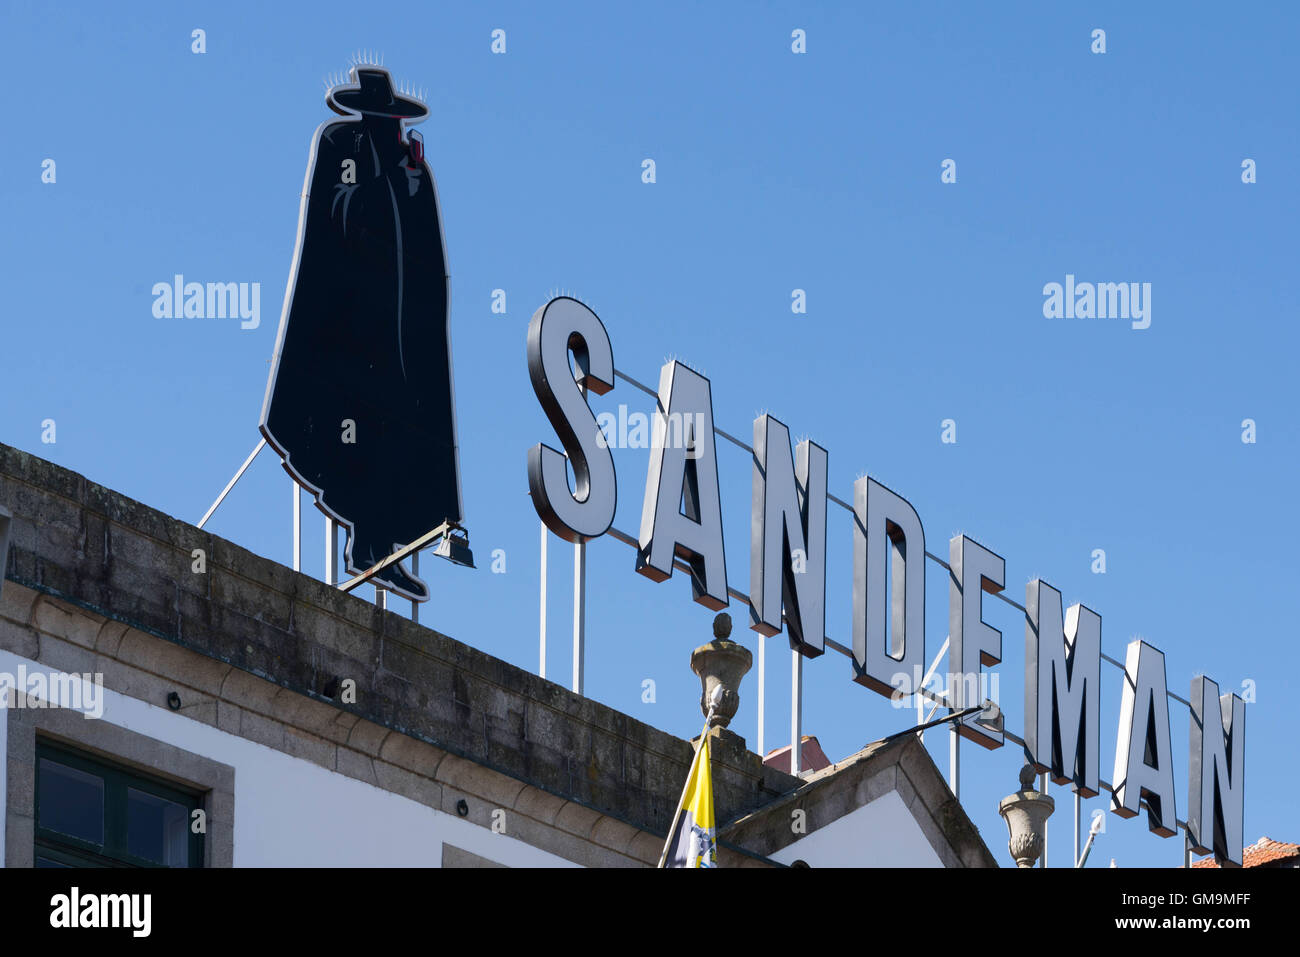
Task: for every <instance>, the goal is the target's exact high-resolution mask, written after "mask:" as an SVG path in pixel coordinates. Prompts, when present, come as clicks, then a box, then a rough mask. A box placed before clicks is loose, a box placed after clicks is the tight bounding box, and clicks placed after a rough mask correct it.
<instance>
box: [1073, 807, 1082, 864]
mask: <svg viewBox="0 0 1300 957" xmlns="http://www.w3.org/2000/svg"><path fill="white" fill-rule="evenodd" d="M1082 816H1083V798H1081V797H1079V792H1078V791H1075V792H1074V866H1075V867H1078V866H1079V818H1081V817H1082Z"/></svg>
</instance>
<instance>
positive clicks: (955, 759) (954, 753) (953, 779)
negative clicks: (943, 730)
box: [948, 727, 961, 801]
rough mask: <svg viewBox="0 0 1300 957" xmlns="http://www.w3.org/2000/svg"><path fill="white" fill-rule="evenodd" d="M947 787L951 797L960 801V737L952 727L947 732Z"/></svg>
mask: <svg viewBox="0 0 1300 957" xmlns="http://www.w3.org/2000/svg"><path fill="white" fill-rule="evenodd" d="M948 787H949V788H951V789H952V796H953V797H955V798H956V799H957V800H958V801H960V800H961V735H959V734H958V733H957V728H956V727H953V729H952V730H951V731H949V732H948Z"/></svg>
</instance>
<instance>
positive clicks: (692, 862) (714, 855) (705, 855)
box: [659, 726, 718, 867]
mask: <svg viewBox="0 0 1300 957" xmlns="http://www.w3.org/2000/svg"><path fill="white" fill-rule="evenodd" d="M705 732H706V733H705V734H704V736H703V737H702V738H701V739H700V746H699V748H697V749H696V751H695V760H694V761H692V762H691V773H690V774H689V775H687V777H686V790H685V791H683V792H682V800H681V803H680V804H679V805H678V808H677V816H676V817H675V818H674V819H673V827H672V830H671V831H669V832H668V843H667V844H666V845H665V847H664V853H663V857H662V859H661V860H660V862H659V866H660V867H717V866H718V849H717V829H716V826H715V823H714V820H713V775H712V773H711V772H710V770H709V735H708V733H707V732H708V727H707V726H706V727H705Z"/></svg>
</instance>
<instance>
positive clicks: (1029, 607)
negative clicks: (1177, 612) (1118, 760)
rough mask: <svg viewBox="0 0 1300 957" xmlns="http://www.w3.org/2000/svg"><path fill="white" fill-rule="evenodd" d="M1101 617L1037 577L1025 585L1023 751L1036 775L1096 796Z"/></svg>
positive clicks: (1085, 794)
mask: <svg viewBox="0 0 1300 957" xmlns="http://www.w3.org/2000/svg"><path fill="white" fill-rule="evenodd" d="M1100 701H1101V616H1100V615H1098V614H1097V613H1096V612H1094V611H1092V610H1091V609H1089V608H1086V607H1084V606H1083V605H1071V606H1070V609H1069V612H1068V614H1067V616H1066V617H1065V620H1064V622H1063V621H1062V617H1061V593H1060V592H1059V591H1057V590H1056V589H1055V588H1053V587H1052V586H1051V585H1049V584H1047V583H1046V582H1043V581H1039V580H1037V579H1035V580H1034V581H1031V582H1030V583H1029V584H1028V585H1027V586H1026V587H1025V750H1026V751H1028V753H1029V758H1030V760H1031V761H1033V763H1034V767H1035V768H1036V769H1037V770H1038V772H1039V773H1047V774H1050V775H1051V776H1052V780H1053V781H1055V782H1056V783H1057V784H1065V783H1066V782H1067V781H1069V782H1073V784H1074V790H1075V792H1076V793H1078V794H1079V795H1081V796H1082V797H1093V796H1095V795H1096V794H1097V791H1098V786H1099V780H1100V779H1099V776H1098V770H1097V757H1098V755H1097V751H1098V743H1099V725H1098V720H1099V712H1098V708H1099V705H1100Z"/></svg>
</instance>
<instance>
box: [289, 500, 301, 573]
mask: <svg viewBox="0 0 1300 957" xmlns="http://www.w3.org/2000/svg"><path fill="white" fill-rule="evenodd" d="M289 484H290V485H292V486H293V570H294V571H296V572H300V571H302V489H301V488H299V487H298V483H297V482H295V481H294V480H293V479H289Z"/></svg>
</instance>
